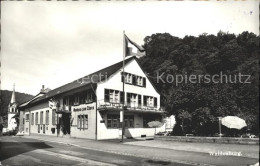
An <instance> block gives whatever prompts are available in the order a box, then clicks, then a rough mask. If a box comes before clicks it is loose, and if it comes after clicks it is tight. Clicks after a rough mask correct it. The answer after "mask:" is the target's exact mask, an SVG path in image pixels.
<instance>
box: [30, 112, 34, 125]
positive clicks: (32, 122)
mask: <svg viewBox="0 0 260 166" xmlns="http://www.w3.org/2000/svg"><path fill="white" fill-rule="evenodd" d="M31 124H32V125H34V113H32V121H31Z"/></svg>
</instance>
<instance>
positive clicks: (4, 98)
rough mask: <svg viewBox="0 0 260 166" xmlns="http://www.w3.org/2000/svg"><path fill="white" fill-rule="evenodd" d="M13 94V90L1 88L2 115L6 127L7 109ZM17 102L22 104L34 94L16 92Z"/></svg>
mask: <svg viewBox="0 0 260 166" xmlns="http://www.w3.org/2000/svg"><path fill="white" fill-rule="evenodd" d="M11 96H12V91H8V90H1V92H0V116H2V117H3V120H4V127H6V125H7V122H6V121H7V111H8V105H9V103H10V100H11ZM15 97H16V102H17V103H18V104H21V103H23V102H25V101H27V100H29V99H31V98H32V97H33V96H32V95H29V94H25V93H20V92H15Z"/></svg>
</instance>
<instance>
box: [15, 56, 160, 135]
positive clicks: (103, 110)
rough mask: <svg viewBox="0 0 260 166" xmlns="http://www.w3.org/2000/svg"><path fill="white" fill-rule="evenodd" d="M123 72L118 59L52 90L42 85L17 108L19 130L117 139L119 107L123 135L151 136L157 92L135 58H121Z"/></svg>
mask: <svg viewBox="0 0 260 166" xmlns="http://www.w3.org/2000/svg"><path fill="white" fill-rule="evenodd" d="M124 71H125V72H124V73H123V61H121V62H119V63H116V64H113V65H111V66H109V67H106V68H104V69H102V70H99V71H97V72H94V73H92V74H90V75H88V76H85V77H83V78H80V79H78V80H75V81H73V82H70V83H68V84H66V85H63V86H61V87H58V88H56V89H54V90H50V91H44V89H43V90H42V92H41V93H40V94H38V95H36V96H35V97H34V98H33V99H31V100H30V101H27V102H26V103H23V104H21V105H20V106H19V107H18V108H19V110H20V111H21V112H22V115H23V116H24V118H25V121H24V133H25V134H31V133H32V134H42V135H54V136H56V135H57V136H66V135H68V136H70V137H78V138H88V139H97V140H102V139H115V138H120V137H121V136H122V135H121V134H122V123H121V122H120V111H122V110H123V109H124V124H125V130H124V136H125V137H131V138H140V137H153V136H154V131H155V130H154V128H149V127H148V124H147V123H148V122H150V121H154V120H157V121H162V120H163V113H164V112H163V110H162V109H161V107H160V94H159V93H158V92H157V90H156V89H155V87H154V86H153V84H152V83H151V81H150V80H149V78H147V77H146V75H145V73H144V71H143V70H142V67H141V66H140V64H139V62H138V59H137V58H136V57H129V58H128V59H126V60H125V67H124ZM123 75H125V77H123ZM123 79H125V80H124V81H125V85H124V92H125V93H123ZM124 103H125V104H124ZM123 104H124V105H125V107H123Z"/></svg>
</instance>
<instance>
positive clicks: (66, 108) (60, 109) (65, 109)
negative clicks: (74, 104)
mask: <svg viewBox="0 0 260 166" xmlns="http://www.w3.org/2000/svg"><path fill="white" fill-rule="evenodd" d="M54 109H56V111H57V112H59V113H70V112H71V106H67V105H63V106H61V107H55V108H54Z"/></svg>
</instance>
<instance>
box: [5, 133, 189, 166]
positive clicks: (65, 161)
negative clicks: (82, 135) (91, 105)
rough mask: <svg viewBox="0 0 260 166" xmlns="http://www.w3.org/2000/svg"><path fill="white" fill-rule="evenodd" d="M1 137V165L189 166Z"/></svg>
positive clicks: (18, 138) (32, 140)
mask: <svg viewBox="0 0 260 166" xmlns="http://www.w3.org/2000/svg"><path fill="white" fill-rule="evenodd" d="M0 140H1V143H0V161H1V164H2V165H37V166H40V165H75V166H83V165H91V166H92V165H93V166H95V165H96V166H103V165H104V166H113V165H129V166H134V165H143V166H146V165H147V166H148V165H168V166H170V165H180V166H184V165H186V164H180V163H172V162H169V161H159V160H151V159H147V158H141V157H134V156H125V155H119V154H111V153H106V152H100V151H94V150H88V149H82V148H79V147H74V146H69V145H68V146H66V145H62V144H57V143H49V142H41V141H37V140H34V139H24V138H20V137H8V136H5V137H0Z"/></svg>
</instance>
